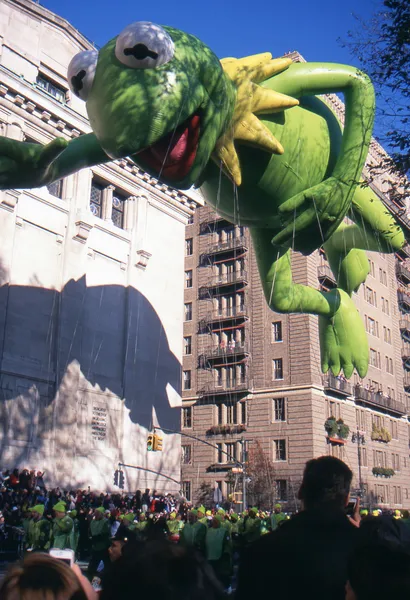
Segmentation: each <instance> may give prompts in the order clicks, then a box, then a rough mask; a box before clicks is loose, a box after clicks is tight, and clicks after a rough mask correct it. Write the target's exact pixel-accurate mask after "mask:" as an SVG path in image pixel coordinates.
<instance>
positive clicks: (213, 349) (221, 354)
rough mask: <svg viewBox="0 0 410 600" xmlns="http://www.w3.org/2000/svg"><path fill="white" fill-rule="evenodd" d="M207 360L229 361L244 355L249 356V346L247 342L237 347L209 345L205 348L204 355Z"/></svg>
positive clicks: (236, 345)
mask: <svg viewBox="0 0 410 600" xmlns="http://www.w3.org/2000/svg"><path fill="white" fill-rule="evenodd" d="M202 354H203V355H204V356H205V358H206V359H207V360H212V359H215V358H223V359H224V360H225V359H226V360H228V359H229V358H234V357H236V356H240V355H242V354H245V355H248V354H249V344H248V342H245V343H243V344H238V343H236V344H235V347H234V348H232V347H229V344H227V345H226V346H225V347H222V348H221V346H214V345H209V346H207V347H205V348H204V350H203V353H202Z"/></svg>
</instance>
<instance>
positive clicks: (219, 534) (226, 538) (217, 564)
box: [205, 510, 232, 588]
mask: <svg viewBox="0 0 410 600" xmlns="http://www.w3.org/2000/svg"><path fill="white" fill-rule="evenodd" d="M223 522H224V515H222V513H221V512H220V511H219V510H218V512H217V514H216V515H214V518H213V519H212V526H211V527H210V528H209V529H208V530H207V532H206V539H205V548H206V559H207V561H208V562H209V564H210V565H211V566H212V567H213V569H214V571H215V575H216V576H217V578H218V579H219V580H220V582H221V583H222V584H223V585H224V587H225V588H228V586H229V581H230V576H231V573H232V544H231V538H230V535H229V531H228V529H227V528H226V527H223Z"/></svg>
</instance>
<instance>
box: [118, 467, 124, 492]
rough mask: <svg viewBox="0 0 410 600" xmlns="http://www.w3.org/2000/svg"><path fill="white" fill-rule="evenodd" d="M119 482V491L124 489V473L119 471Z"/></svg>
mask: <svg viewBox="0 0 410 600" xmlns="http://www.w3.org/2000/svg"><path fill="white" fill-rule="evenodd" d="M119 476H120V481H119V483H118V487H119V488H120V490H123V489H124V471H119Z"/></svg>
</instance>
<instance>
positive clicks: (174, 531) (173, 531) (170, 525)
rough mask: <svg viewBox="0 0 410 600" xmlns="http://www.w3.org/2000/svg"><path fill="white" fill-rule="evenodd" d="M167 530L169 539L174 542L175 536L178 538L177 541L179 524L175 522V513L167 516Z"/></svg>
mask: <svg viewBox="0 0 410 600" xmlns="http://www.w3.org/2000/svg"><path fill="white" fill-rule="evenodd" d="M167 529H168V532H169V537H170V538H171V537H172V538H173V540H174V541H175V536H178V539H179V523H178V521H177V513H176V512H172V513H170V515H169V519H168V521H167Z"/></svg>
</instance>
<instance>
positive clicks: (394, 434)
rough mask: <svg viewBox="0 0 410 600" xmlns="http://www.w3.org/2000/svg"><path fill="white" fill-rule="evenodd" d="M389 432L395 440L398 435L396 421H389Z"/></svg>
mask: <svg viewBox="0 0 410 600" xmlns="http://www.w3.org/2000/svg"><path fill="white" fill-rule="evenodd" d="M390 433H391V436H392V438H393V439H394V440H397V439H398V437H399V435H398V427H397V421H393V420H392V421H390Z"/></svg>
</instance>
